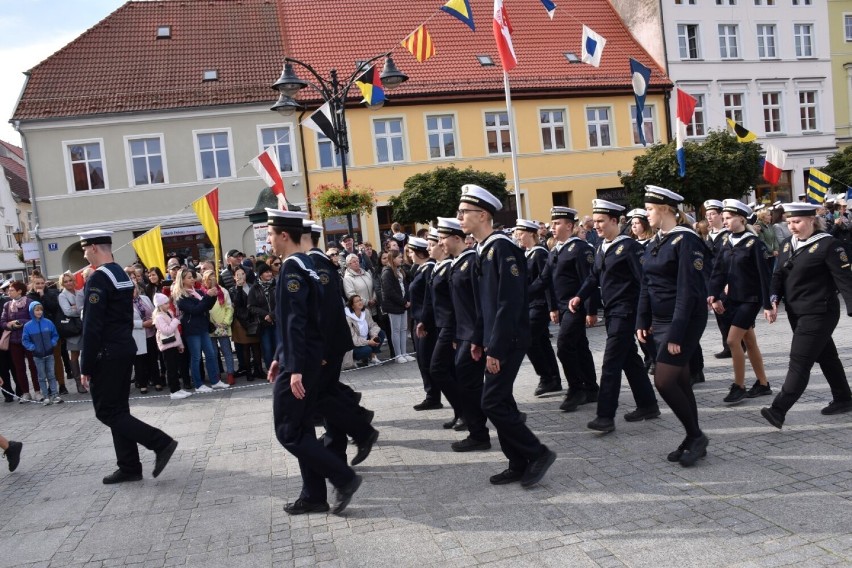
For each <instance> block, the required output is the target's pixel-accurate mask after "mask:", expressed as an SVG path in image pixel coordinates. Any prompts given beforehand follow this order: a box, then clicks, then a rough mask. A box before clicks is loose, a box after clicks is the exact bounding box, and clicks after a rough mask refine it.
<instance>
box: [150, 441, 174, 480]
mask: <svg viewBox="0 0 852 568" xmlns="http://www.w3.org/2000/svg"><path fill="white" fill-rule="evenodd" d="M177 446H178V443H177V440H172V441H171V443H170V444H169V445H168V446H166V447H165V448H163V449H162V450H160V451H159V452H157V458H156V460H154V471H152V472H151V475H153V476H154V477H157V476H158V475H160V474H161V473H163V470H164V469H165V468H166V465H168V463H169V460H170V459H172V454H173V453H175V450H176V449H177Z"/></svg>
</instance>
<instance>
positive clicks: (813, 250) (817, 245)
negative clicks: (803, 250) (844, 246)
mask: <svg viewBox="0 0 852 568" xmlns="http://www.w3.org/2000/svg"><path fill="white" fill-rule="evenodd" d="M818 248H819V243H814V244H813V245H812V246H811V248H809V249H808V254H813V253H815V252H816V249H818Z"/></svg>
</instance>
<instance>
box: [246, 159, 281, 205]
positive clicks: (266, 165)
mask: <svg viewBox="0 0 852 568" xmlns="http://www.w3.org/2000/svg"><path fill="white" fill-rule="evenodd" d="M249 163H250V164H251V165H252V166H253V167H254V169H255V170H257V173H258V174H259V175H260V177H261V178H262V179H263V181H265V182H266V185H268V186H269V189H271V190H272V193H274V194H275V196H276V197H277V198H278V205H279V206H280V208H281V209H283V210H284V211H287V200H286V199H285V198H284V197H285V193H286V192H285V189H284V179H283V178H282V177H281V165H280V164H279V162H278V152H277V146H270V147H269V148H267V149H266V151H265V152H263V153H262V154H261V155H259V156H257V157H256V158H255V159H253V160H252V161H251V162H249Z"/></svg>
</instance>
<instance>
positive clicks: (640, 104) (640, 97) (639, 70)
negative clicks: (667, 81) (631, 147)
mask: <svg viewBox="0 0 852 568" xmlns="http://www.w3.org/2000/svg"><path fill="white" fill-rule="evenodd" d="M630 72H631V73H632V74H633V94H634V95H635V96H636V129H637V130H638V131H639V141H640V142H641V143H642V145H643V146H647V145H648V143H647V142H646V141H645V131H644V129H643V128H642V119H643V118H644V117H643V116H642V115H643V113H644V111H645V94H646V93H647V92H648V83H650V82H651V70H650V69H648V68H647V67H645V66H644V65H642V64H641V63H639V62H638V61H636V60H635V59H633V58H631V59H630ZM652 142H653V140H652Z"/></svg>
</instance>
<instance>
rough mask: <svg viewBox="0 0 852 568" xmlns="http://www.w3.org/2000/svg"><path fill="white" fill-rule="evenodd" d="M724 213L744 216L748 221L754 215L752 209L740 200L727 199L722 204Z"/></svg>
mask: <svg viewBox="0 0 852 568" xmlns="http://www.w3.org/2000/svg"><path fill="white" fill-rule="evenodd" d="M722 211H726V212H728V213H733V214H734V215H742V216H743V217H745V218H746V219H748V218H749V217H751V216H752V215H753V213H754V212H753V211H752V209H751V207H749V206H748V205H746V204H745V203H743V202H742V201H740V200H738V199H726V200H725V201H723V202H722Z"/></svg>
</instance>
